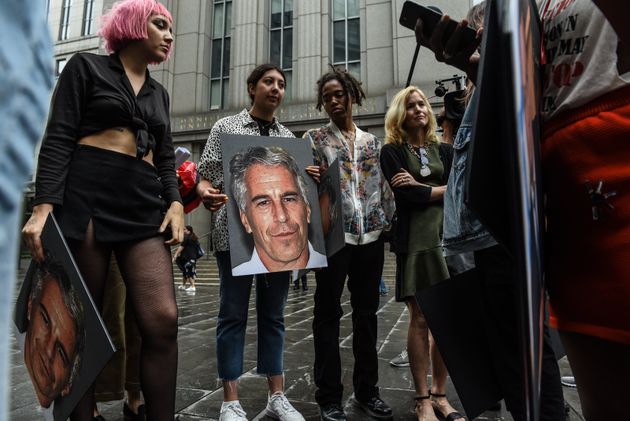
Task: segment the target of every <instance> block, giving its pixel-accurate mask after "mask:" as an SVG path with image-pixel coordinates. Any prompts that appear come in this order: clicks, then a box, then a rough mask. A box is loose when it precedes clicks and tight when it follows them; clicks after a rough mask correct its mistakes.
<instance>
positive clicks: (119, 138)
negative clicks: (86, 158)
mask: <svg viewBox="0 0 630 421" xmlns="http://www.w3.org/2000/svg"><path fill="white" fill-rule="evenodd" d="M77 143H79V144H80V145H89V146H94V147H95V148H101V149H107V150H108V151H113V152H118V153H123V154H125V155H130V156H136V135H135V133H134V132H133V131H132V130H131V129H129V128H128V127H113V128H111V129H106V130H103V131H101V132H98V133H94V134H91V135H89V136H85V137H82V138H81V139H79V141H78V142H77ZM142 159H143V160H144V161H146V162H148V163H149V164H151V165H153V151H149V153H148V154H147V155H146V156H145V157H143V158H142Z"/></svg>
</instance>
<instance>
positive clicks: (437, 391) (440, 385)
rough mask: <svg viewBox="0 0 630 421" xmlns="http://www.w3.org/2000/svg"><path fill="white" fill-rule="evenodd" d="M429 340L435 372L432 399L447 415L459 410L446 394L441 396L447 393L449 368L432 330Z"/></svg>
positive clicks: (433, 372)
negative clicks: (453, 405)
mask: <svg viewBox="0 0 630 421" xmlns="http://www.w3.org/2000/svg"><path fill="white" fill-rule="evenodd" d="M429 342H430V348H431V373H432V374H433V377H432V381H431V395H432V396H431V400H432V401H433V404H434V405H435V407H436V408H437V410H438V411H440V413H441V414H442V415H444V416H447V415H448V414H450V413H452V412H457V411H456V410H455V408H453V407H452V406H451V404H450V403H449V402H448V399H447V398H446V396H441V395H446V378H447V377H448V370H447V369H446V364H444V360H443V359H442V355H441V354H440V350H439V349H438V347H437V345H436V344H435V340H434V339H433V335H431V332H429ZM455 419H464V418H455Z"/></svg>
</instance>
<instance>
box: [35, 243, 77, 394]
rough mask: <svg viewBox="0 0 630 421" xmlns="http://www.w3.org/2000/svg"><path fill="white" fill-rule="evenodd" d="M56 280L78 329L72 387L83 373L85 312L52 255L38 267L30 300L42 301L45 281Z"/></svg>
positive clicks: (62, 268)
mask: <svg viewBox="0 0 630 421" xmlns="http://www.w3.org/2000/svg"><path fill="white" fill-rule="evenodd" d="M46 277H48V278H49V279H50V278H52V279H54V280H55V281H56V282H57V284H58V285H59V289H60V290H61V297H62V299H63V303H64V305H65V306H66V308H67V309H68V311H69V312H70V316H71V317H72V320H73V321H74V327H75V329H76V341H77V342H76V353H75V358H74V362H73V363H72V371H71V373H70V378H69V379H68V385H69V386H70V387H72V382H73V381H74V380H75V379H76V377H77V376H78V375H79V373H80V371H81V361H82V355H83V350H84V349H85V336H86V332H85V310H84V309H83V303H82V301H81V298H80V297H79V295H78V294H77V292H76V290H75V289H74V287H73V286H72V282H71V281H70V278H69V277H68V274H67V273H66V269H65V268H64V267H63V266H62V265H61V264H60V263H59V262H57V261H56V260H53V258H52V256H51V255H50V253H48V252H47V253H46V256H45V258H44V262H43V263H41V264H39V265H37V271H36V273H35V277H34V282H33V285H32V286H31V294H30V299H31V301H32V302H37V301H39V299H40V295H41V292H42V290H43V288H44V279H45V278H46Z"/></svg>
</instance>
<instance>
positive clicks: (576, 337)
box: [560, 331, 630, 421]
mask: <svg viewBox="0 0 630 421" xmlns="http://www.w3.org/2000/svg"><path fill="white" fill-rule="evenodd" d="M560 336H561V338H562V343H563V344H564V348H565V350H566V351H567V357H568V358H569V363H570V364H571V370H572V371H573V375H574V376H575V382H576V384H577V391H578V394H579V396H580V403H581V405H582V413H583V415H584V419H585V420H587V421H593V420H594V421H599V420H620V419H624V418H625V417H626V416H627V414H628V402H630V345H625V344H622V343H621V342H611V341H607V340H604V339H600V338H596V337H594V336H588V335H582V334H579V333H573V332H566V331H561V332H560Z"/></svg>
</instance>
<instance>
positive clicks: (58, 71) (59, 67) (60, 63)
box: [55, 58, 68, 77]
mask: <svg viewBox="0 0 630 421" xmlns="http://www.w3.org/2000/svg"><path fill="white" fill-rule="evenodd" d="M67 62H68V59H67V58H60V59H59V60H56V61H55V77H59V75H60V74H61V72H62V71H63V68H64V67H65V65H66V63H67Z"/></svg>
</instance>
